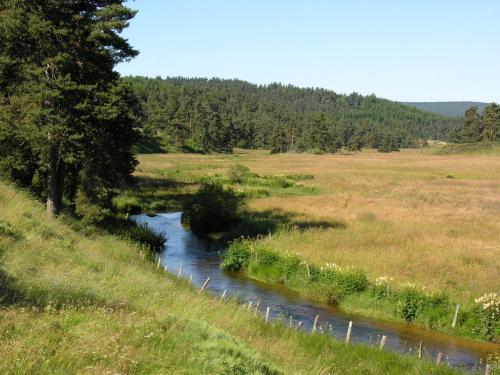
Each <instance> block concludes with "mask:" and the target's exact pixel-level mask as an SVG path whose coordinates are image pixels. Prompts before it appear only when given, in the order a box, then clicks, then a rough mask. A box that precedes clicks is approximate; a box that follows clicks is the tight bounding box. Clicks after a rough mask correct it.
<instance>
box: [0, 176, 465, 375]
mask: <svg viewBox="0 0 500 375" xmlns="http://www.w3.org/2000/svg"><path fill="white" fill-rule="evenodd" d="M0 218H1V224H0V249H1V252H2V262H1V274H0V275H1V280H2V283H1V284H0V286H1V293H0V295H1V296H2V298H1V307H0V345H1V347H2V359H1V360H0V372H2V373H14V372H15V373H82V372H93V373H105V372H120V373H141V374H142V373H152V374H153V373H158V374H159V373H188V374H198V373H231V372H232V373H234V371H239V372H240V373H262V374H272V373H307V374H310V373H320V372H322V373H334V374H335V373H336V374H345V373H359V374H362V373H363V374H364V373H370V374H402V373H414V374H429V373H432V374H452V373H458V370H452V369H450V368H448V367H447V366H434V365H432V364H431V363H429V362H427V361H418V360H417V359H416V358H414V357H404V356H399V355H397V354H394V353H391V352H388V351H383V352H380V351H378V350H377V349H374V348H371V347H368V346H365V345H359V346H345V345H344V344H343V343H340V342H336V341H334V340H331V339H330V338H329V337H326V336H325V335H315V336H311V335H309V334H306V333H302V332H297V331H293V330H289V329H287V328H285V327H284V326H283V325H282V324H279V323H272V324H265V323H264V321H263V319H262V318H261V317H258V316H255V315H254V314H253V313H252V312H249V311H246V310H245V309H242V308H241V306H240V305H239V304H237V303H235V302H233V301H227V302H225V303H224V305H223V306H221V305H220V303H219V298H218V297H214V296H212V295H211V294H209V293H199V292H198V291H197V290H195V289H193V288H192V286H191V285H189V283H188V282H187V281H183V280H177V279H176V278H175V277H173V276H172V275H170V274H166V273H165V272H164V271H163V270H161V269H160V270H157V268H156V264H155V263H154V262H150V261H147V258H146V259H144V260H142V259H143V258H142V257H141V255H140V254H141V251H142V248H141V247H140V246H138V245H136V244H135V243H133V242H130V241H123V240H122V239H120V238H119V237H117V236H113V235H106V234H88V233H87V234H85V235H84V234H83V233H81V232H79V231H75V230H74V229H72V228H71V227H70V226H69V225H67V224H66V223H65V222H64V220H62V219H52V218H47V216H46V214H45V210H44V208H43V206H42V205H41V204H40V203H39V202H36V201H35V200H33V199H32V198H30V197H29V195H28V194H27V193H25V192H22V191H20V190H17V189H16V188H14V187H13V186H11V185H6V184H4V183H0ZM68 220H69V219H68ZM284 348H286V350H284Z"/></svg>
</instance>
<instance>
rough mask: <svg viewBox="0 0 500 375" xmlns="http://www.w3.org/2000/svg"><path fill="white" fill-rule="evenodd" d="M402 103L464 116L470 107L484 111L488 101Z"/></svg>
mask: <svg viewBox="0 0 500 375" xmlns="http://www.w3.org/2000/svg"><path fill="white" fill-rule="evenodd" d="M402 104H405V105H409V106H411V107H415V108H417V109H421V110H422V111H427V112H433V113H437V114H440V115H445V116H463V115H464V113H465V111H466V110H468V109H469V108H470V107H473V106H476V107H477V109H478V111H479V112H482V111H483V110H484V108H485V107H486V106H487V105H488V103H483V102H402Z"/></svg>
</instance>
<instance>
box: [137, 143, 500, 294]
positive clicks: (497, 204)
mask: <svg viewBox="0 0 500 375" xmlns="http://www.w3.org/2000/svg"><path fill="white" fill-rule="evenodd" d="M434 152H435V149H433V148H429V149H423V150H404V151H401V152H398V153H391V154H381V153H376V152H369V151H368V152H361V153H357V154H352V155H351V154H344V155H342V154H340V155H308V154H276V155H269V154H268V153H267V152H262V151H240V152H237V153H235V154H234V155H192V154H164V155H158V154H155V155H141V156H140V157H139V160H140V164H139V166H138V169H137V173H136V174H137V176H138V177H140V178H148V179H150V180H155V181H157V182H158V185H157V186H156V188H153V189H150V190H149V193H150V194H151V195H150V196H148V198H149V199H150V200H154V199H157V200H158V201H160V202H161V200H162V197H163V194H165V195H166V194H167V193H166V192H168V194H170V195H178V196H182V195H183V194H189V192H192V191H194V190H195V188H196V181H197V179H199V177H201V176H207V175H212V176H213V175H215V176H217V175H218V176H225V175H227V173H228V171H229V169H230V167H231V166H233V165H234V164H237V163H239V164H243V165H245V166H247V167H248V168H249V169H250V170H251V171H252V172H255V173H258V174H260V175H278V176H280V175H281V176H283V175H284V176H286V175H297V174H302V175H306V176H312V178H309V179H304V180H302V181H300V187H299V188H297V187H294V188H292V190H293V192H292V193H287V192H286V189H279V188H276V189H274V190H273V189H268V190H269V191H268V195H266V196H257V197H255V198H252V197H251V198H250V199H249V201H248V207H249V209H250V211H254V212H274V213H275V214H276V215H275V216H279V215H277V213H282V214H283V215H282V216H284V217H285V216H286V217H288V218H290V219H289V221H290V223H291V224H293V223H302V225H300V226H299V227H298V228H295V229H294V228H293V225H292V226H291V228H290V230H287V231H277V232H276V233H272V235H271V236H266V237H265V238H264V239H262V240H261V241H263V242H265V243H266V244H267V245H269V247H272V248H273V249H276V250H278V251H282V252H293V253H294V254H297V255H299V256H300V257H302V258H303V259H304V260H305V261H307V262H311V263H315V264H318V265H322V264H326V263H337V264H339V265H341V266H352V267H359V268H362V269H363V270H365V271H366V272H367V274H368V276H369V277H371V278H373V279H375V278H377V277H380V276H388V277H392V278H394V279H395V281H398V282H412V283H416V284H418V285H421V286H425V287H427V288H430V289H433V288H439V289H445V290H447V291H449V292H450V293H451V294H452V295H454V296H458V297H461V298H464V299H467V298H473V297H474V298H475V297H477V296H478V295H481V294H483V293H485V292H490V291H495V290H496V289H497V288H498V279H499V273H500V257H499V253H500V221H499V220H498V217H499V215H500V158H498V157H496V156H489V155H475V156H470V155H435V154H434ZM162 179H163V181H164V182H165V183H166V184H167V185H168V184H171V185H175V187H174V188H173V189H165V190H163V189H161V188H159V187H161V186H162V185H161V181H162ZM179 186H184V187H183V188H180V187H179ZM233 187H235V188H236V190H238V189H239V187H238V186H234V185H233ZM263 188H264V189H265V187H263ZM145 195H147V194H145ZM170 195H169V197H170ZM167 202H168V201H167ZM167 206H171V207H172V208H179V206H178V205H177V206H175V205H172V204H168V203H167ZM318 222H325V223H331V227H330V228H321V226H319V227H318V226H316V225H314V223H318ZM307 223H310V224H311V225H310V226H307Z"/></svg>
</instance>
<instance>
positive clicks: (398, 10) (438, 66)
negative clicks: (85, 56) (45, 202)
mask: <svg viewBox="0 0 500 375" xmlns="http://www.w3.org/2000/svg"><path fill="white" fill-rule="evenodd" d="M128 5H129V6H130V7H132V8H134V9H137V10H139V13H138V14H137V16H136V18H135V19H134V20H133V21H132V22H131V25H130V28H129V29H128V30H127V31H126V32H125V33H124V34H125V36H126V37H127V38H128V39H129V41H130V42H131V43H132V45H134V47H135V48H137V49H138V50H139V51H140V55H139V56H138V57H137V58H136V59H134V60H133V61H131V62H129V63H126V64H121V65H120V66H119V67H118V70H119V71H120V72H121V73H122V74H124V75H128V74H132V75H145V76H151V77H155V76H162V77H167V76H187V77H220V78H239V79H243V80H247V81H250V82H254V83H270V82H282V83H286V84H288V83H290V84H293V85H297V86H301V87H311V86H313V87H324V88H328V89H332V90H334V91H336V92H339V93H350V92H353V91H356V92H359V93H361V94H371V93H375V94H376V95H377V96H379V97H384V98H389V99H393V100H407V101H411V100H413V101H437V100H477V101H487V102H490V101H496V102H499V101H500V0H490V1H488V0H475V1H473V0H469V1H462V0H456V1H451V0H449V1H448V0H446V1H445V0H420V1H410V0H399V1H389V0H370V1H369V0H353V1H348V0H338V1H336V0H331V1H327V0H324V1H320V0H309V1H308V0H301V1H298V0H297V1H295V0H267V1H266V0H137V1H129V2H128Z"/></svg>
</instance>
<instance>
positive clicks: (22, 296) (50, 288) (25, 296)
mask: <svg viewBox="0 0 500 375" xmlns="http://www.w3.org/2000/svg"><path fill="white" fill-rule="evenodd" d="M26 272H27V273H34V272H36V271H35V270H34V269H31V268H30V269H28V270H26ZM23 284H24V283H22V282H20V281H18V280H16V279H15V278H13V277H12V276H10V275H8V274H7V273H6V272H5V270H4V269H3V268H2V267H1V266H0V306H15V305H17V306H29V307H37V308H45V307H47V306H48V305H50V306H51V308H54V309H62V308H64V307H65V306H72V307H78V308H83V307H106V308H111V309H113V310H128V309H129V308H130V303H129V301H126V300H122V301H115V300H105V299H103V298H102V297H99V296H97V295H96V294H94V293H90V292H87V291H82V290H75V289H73V288H71V287H69V286H65V285H47V286H46V287H44V286H43V284H40V283H30V284H29V285H23Z"/></svg>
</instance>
